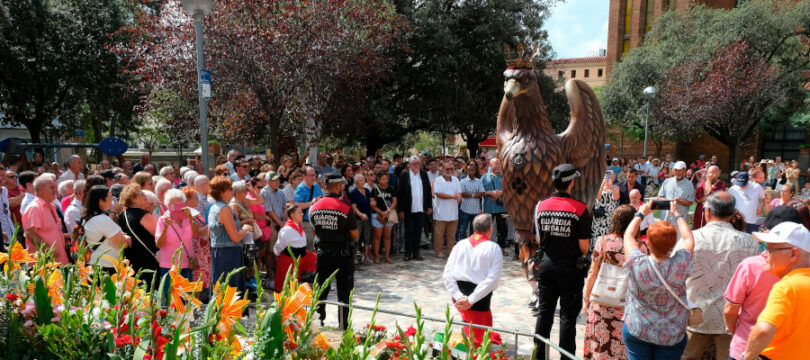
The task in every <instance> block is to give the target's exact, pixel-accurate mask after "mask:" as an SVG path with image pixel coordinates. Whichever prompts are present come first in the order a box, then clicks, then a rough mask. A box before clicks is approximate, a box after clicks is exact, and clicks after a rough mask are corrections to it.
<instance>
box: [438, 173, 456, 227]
mask: <svg viewBox="0 0 810 360" xmlns="http://www.w3.org/2000/svg"><path fill="white" fill-rule="evenodd" d="M433 193H434V194H445V195H451V196H455V195H456V194H460V193H461V182H460V181H458V179H457V178H456V177H455V176H451V177H450V181H447V180H445V179H444V176H440V177H438V178H436V181H434V182H433ZM433 210H434V211H433V220H438V221H456V220H458V200H456V199H442V198H440V197H438V196H437V197H436V208H435V209H433Z"/></svg>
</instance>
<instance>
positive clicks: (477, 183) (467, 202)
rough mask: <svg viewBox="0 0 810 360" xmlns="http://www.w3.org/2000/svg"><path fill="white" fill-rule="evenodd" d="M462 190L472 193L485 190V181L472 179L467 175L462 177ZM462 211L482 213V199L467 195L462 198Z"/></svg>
mask: <svg viewBox="0 0 810 360" xmlns="http://www.w3.org/2000/svg"><path fill="white" fill-rule="evenodd" d="M461 192H463V193H470V194H475V193H480V192H484V183H482V182H481V179H475V178H473V179H470V177H469V176H467V177H465V178H464V179H461ZM461 211H463V212H465V213H467V214H474V215H478V214H480V213H481V199H480V198H474V197H468V198H466V197H465V198H463V199H461Z"/></svg>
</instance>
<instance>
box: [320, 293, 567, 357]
mask: <svg viewBox="0 0 810 360" xmlns="http://www.w3.org/2000/svg"><path fill="white" fill-rule="evenodd" d="M321 303H323V304H326V305H336V306H337V308H338V319H342V318H343V311H344V308H347V307H349V305H348V304H345V303H342V302H338V301H331V300H321ZM352 309H355V310H366V311H375V310H376V311H377V312H378V313H383V314H389V315H395V316H403V317H408V318H412V319H415V318H416V315H414V314H406V313H401V312H398V311H393V310H386V309H380V308H377V309H375V308H373V307H368V306H362V305H352ZM420 318H421V319H422V320H427V321H432V322H439V323H446V322H447V320H446V319H440V318H435V317H431V316H425V315H422V316H421V317H420ZM453 325H460V326H464V327H467V326H472V327H474V328H478V329H490V330H492V331H497V332H499V333H504V334H511V335H512V336H514V337H515V344H514V349H515V357H517V355H518V338H519V337H521V336H525V337H529V338H532V339H534V340H538V341H540V342H542V343H543V344H544V348H545V349H544V351H545V354H546V357H545V358H546V359H548V358H549V353H550V352H551V349H552V348H553V349H554V350H555V351H559V352H560V354H562V355H563V356H564V357H566V358H568V359H571V360H580V359H579V358H577V357H576V356H575V355H573V354H571V353H570V352H568V351H566V350H565V349H563V348H561V347H559V346H558V345H557V344H554V343H552V342H551V341H550V340H549V339H547V338H544V337H542V336H540V335H537V334H532V333H526V332H522V331H518V330H507V329H502V328H497V327H493V326H484V325H478V324H470V323H466V322H463V321H453Z"/></svg>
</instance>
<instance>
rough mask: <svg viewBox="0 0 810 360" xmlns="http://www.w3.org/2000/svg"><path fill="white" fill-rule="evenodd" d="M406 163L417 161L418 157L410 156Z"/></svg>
mask: <svg viewBox="0 0 810 360" xmlns="http://www.w3.org/2000/svg"><path fill="white" fill-rule="evenodd" d="M408 161H419V157H418V156H416V155H411V157H409V158H408Z"/></svg>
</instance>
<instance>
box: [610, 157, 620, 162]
mask: <svg viewBox="0 0 810 360" xmlns="http://www.w3.org/2000/svg"><path fill="white" fill-rule="evenodd" d="M612 161H619V158H613V160H612ZM612 161H611V162H612Z"/></svg>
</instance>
